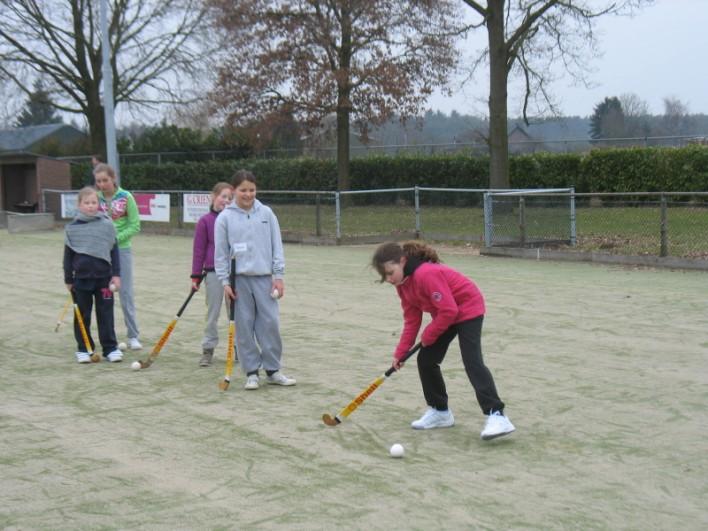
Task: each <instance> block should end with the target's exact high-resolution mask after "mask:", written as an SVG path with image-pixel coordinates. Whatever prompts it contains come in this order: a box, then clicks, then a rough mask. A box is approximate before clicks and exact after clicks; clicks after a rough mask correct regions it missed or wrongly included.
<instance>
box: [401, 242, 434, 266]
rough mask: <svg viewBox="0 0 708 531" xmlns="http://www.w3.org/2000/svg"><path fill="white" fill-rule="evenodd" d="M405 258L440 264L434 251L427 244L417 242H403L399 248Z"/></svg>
mask: <svg viewBox="0 0 708 531" xmlns="http://www.w3.org/2000/svg"><path fill="white" fill-rule="evenodd" d="M401 247H402V249H403V253H404V254H405V255H406V256H411V257H415V258H417V259H418V260H420V261H422V262H431V263H433V264H439V263H440V257H439V256H438V253H437V251H436V250H435V249H433V248H432V247H431V246H430V245H428V244H427V243H423V242H421V241H417V240H410V241H407V242H404V243H403V245H402V246H401Z"/></svg>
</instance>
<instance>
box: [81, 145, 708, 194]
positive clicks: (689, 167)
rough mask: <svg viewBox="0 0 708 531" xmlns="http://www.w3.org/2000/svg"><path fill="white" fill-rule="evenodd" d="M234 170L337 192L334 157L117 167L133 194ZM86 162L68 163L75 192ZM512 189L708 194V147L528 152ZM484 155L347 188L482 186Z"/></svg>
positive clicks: (456, 157) (362, 175) (407, 162)
mask: <svg viewBox="0 0 708 531" xmlns="http://www.w3.org/2000/svg"><path fill="white" fill-rule="evenodd" d="M241 168H245V169H248V170H251V171H253V172H254V174H255V175H256V176H257V178H258V186H259V188H261V189H263V190H326V191H327V190H328V191H331V190H336V187H337V164H336V161H334V160H320V159H313V158H297V159H242V160H233V161H208V162H186V163H166V164H161V165H157V164H146V163H138V164H123V165H122V167H121V181H122V182H121V184H122V185H123V186H124V187H125V188H127V189H132V190H210V189H211V188H212V187H213V185H214V184H215V183H216V182H218V181H223V180H229V179H230V177H231V175H233V173H234V172H235V171H236V170H238V169H241ZM88 171H89V169H88V166H87V165H86V164H76V165H73V166H72V177H73V185H74V187H79V186H81V184H82V183H83V182H84V180H85V177H86V175H87V173H88ZM510 180H511V187H512V188H558V187H571V186H573V187H575V190H576V192H654V191H667V192H670V191H677V192H678V191H680V192H696V191H708V147H707V146H700V145H696V146H688V147H683V148H651V147H650V148H629V149H598V150H593V151H591V152H589V153H585V154H574V153H561V154H555V153H534V154H529V155H518V156H513V157H511V159H510ZM488 183H489V157H486V156H479V157H471V156H469V155H466V154H448V155H429V156H423V155H402V156H396V157H387V156H376V157H370V158H357V159H353V160H352V161H351V188H352V190H370V189H379V188H404V187H412V186H415V185H419V186H429V187H438V188H486V187H487V186H488Z"/></svg>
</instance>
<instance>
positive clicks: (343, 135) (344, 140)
mask: <svg viewBox="0 0 708 531" xmlns="http://www.w3.org/2000/svg"><path fill="white" fill-rule="evenodd" d="M337 190H339V191H343V190H349V108H348V107H345V108H342V107H339V108H337Z"/></svg>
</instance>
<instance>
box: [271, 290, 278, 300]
mask: <svg viewBox="0 0 708 531" xmlns="http://www.w3.org/2000/svg"><path fill="white" fill-rule="evenodd" d="M270 296H271V297H272V298H273V299H279V298H280V292H279V291H278V288H275V289H273V291H272V292H271V294H270Z"/></svg>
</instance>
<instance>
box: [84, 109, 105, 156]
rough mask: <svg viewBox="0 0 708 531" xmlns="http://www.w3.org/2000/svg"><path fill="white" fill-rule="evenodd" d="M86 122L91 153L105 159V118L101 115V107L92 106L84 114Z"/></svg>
mask: <svg viewBox="0 0 708 531" xmlns="http://www.w3.org/2000/svg"><path fill="white" fill-rule="evenodd" d="M86 118H87V120H88V128H89V136H90V137H91V152H92V153H95V154H99V155H101V156H102V160H107V159H106V117H105V115H104V114H103V106H102V105H98V106H93V107H91V108H89V109H88V112H87V113H86Z"/></svg>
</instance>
